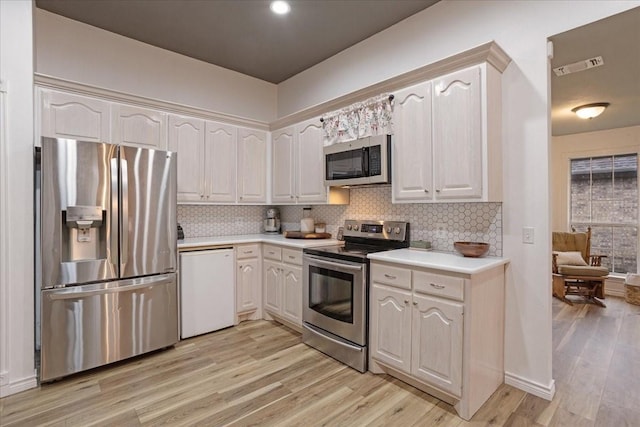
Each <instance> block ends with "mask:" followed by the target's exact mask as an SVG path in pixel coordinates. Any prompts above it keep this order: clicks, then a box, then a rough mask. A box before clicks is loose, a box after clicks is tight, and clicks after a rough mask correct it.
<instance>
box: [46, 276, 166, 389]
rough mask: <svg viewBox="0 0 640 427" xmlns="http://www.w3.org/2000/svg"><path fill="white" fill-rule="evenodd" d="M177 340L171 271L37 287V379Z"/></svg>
mask: <svg viewBox="0 0 640 427" xmlns="http://www.w3.org/2000/svg"><path fill="white" fill-rule="evenodd" d="M177 341H178V304H177V284H176V274H175V273H171V274H163V275H159V276H152V277H143V278H138V279H132V280H121V281H115V282H109V283H99V284H92V285H83V286H73V287H68V288H64V289H51V290H45V291H42V347H41V353H40V356H41V365H40V379H41V381H49V380H52V379H55V378H59V377H62V376H65V375H69V374H72V373H75V372H80V371H84V370H86V369H91V368H95V367H97V366H101V365H104V364H107V363H111V362H116V361H118V360H122V359H126V358H128V357H131V356H136V355H138V354H142V353H146V352H148V351H152V350H157V349H160V348H163V347H167V346H170V345H173V344H175V343H176V342H177Z"/></svg>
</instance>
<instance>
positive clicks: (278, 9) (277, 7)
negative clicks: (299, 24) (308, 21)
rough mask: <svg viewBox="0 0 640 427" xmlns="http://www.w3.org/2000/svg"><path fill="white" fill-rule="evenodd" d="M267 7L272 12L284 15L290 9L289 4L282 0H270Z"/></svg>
mask: <svg viewBox="0 0 640 427" xmlns="http://www.w3.org/2000/svg"><path fill="white" fill-rule="evenodd" d="M269 7H270V8H271V11H272V12H273V13H275V14H278V15H286V14H287V13H289V11H291V6H289V3H287V2H286V1H282V0H276V1H272V2H271V5H270V6H269Z"/></svg>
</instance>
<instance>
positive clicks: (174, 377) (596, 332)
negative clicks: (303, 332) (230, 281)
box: [0, 298, 640, 427]
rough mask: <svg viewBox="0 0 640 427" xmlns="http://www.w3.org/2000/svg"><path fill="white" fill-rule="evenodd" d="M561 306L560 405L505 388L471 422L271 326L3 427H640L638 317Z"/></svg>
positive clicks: (47, 393)
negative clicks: (353, 368)
mask: <svg viewBox="0 0 640 427" xmlns="http://www.w3.org/2000/svg"><path fill="white" fill-rule="evenodd" d="M606 303H607V305H608V306H607V308H606V309H603V308H600V307H597V306H594V305H590V304H588V305H584V304H579V305H578V304H577V305H575V306H573V307H571V306H569V305H566V304H564V303H562V302H559V301H557V300H555V299H554V303H553V316H554V322H553V327H554V333H553V346H554V368H553V370H554V378H555V379H556V386H557V394H556V398H555V399H554V400H553V401H552V402H548V401H546V400H543V399H540V398H537V397H535V396H532V395H529V394H527V393H524V392H522V391H520V390H518V389H515V388H513V387H510V386H507V385H503V386H501V387H500V388H499V389H498V391H497V392H496V393H495V394H494V395H493V396H492V397H491V399H490V400H489V401H488V402H487V403H486V404H485V405H484V406H483V407H482V408H481V409H480V411H478V413H476V415H475V416H474V417H473V419H472V420H471V421H470V422H466V421H464V420H462V419H460V418H459V417H457V416H456V414H455V411H454V410H453V408H452V407H451V406H449V405H447V404H445V403H443V402H440V401H438V400H437V399H435V398H433V397H431V396H429V395H427V394H424V393H422V392H420V391H418V390H416V389H414V388H412V387H410V386H408V385H406V384H404V383H402V382H400V381H398V380H396V379H393V378H391V377H389V376H385V375H383V376H377V375H372V374H370V373H366V374H360V373H358V372H356V371H354V370H352V369H350V368H347V367H345V366H344V365H342V364H340V363H338V362H336V361H334V360H333V359H331V358H329V357H327V356H325V355H323V354H322V353H319V352H317V351H315V350H313V349H311V348H309V347H307V346H305V345H304V344H302V343H301V342H300V337H299V335H297V334H296V333H294V332H292V331H291V330H289V329H287V328H285V327H283V326H281V325H278V324H277V323H271V322H267V321H255V322H245V323H242V324H240V325H239V326H237V327H234V328H229V329H226V330H223V331H219V332H216V333H212V334H208V335H204V336H200V337H196V338H192V339H189V340H186V341H183V342H181V343H179V344H178V345H176V347H175V348H173V349H169V350H166V351H161V352H157V353H154V354H151V355H147V356H143V357H139V358H136V359H133V360H130V361H126V362H121V363H118V364H115V365H112V366H109V367H104V368H100V369H96V370H93V371H90V372H88V373H82V374H78V375H75V376H72V377H69V378H66V379H63V380H61V381H58V382H55V383H52V384H48V385H45V386H42V387H39V388H37V389H33V390H29V391H26V392H23V393H20V394H17V395H13V396H9V397H6V398H4V399H0V425H2V426H34V425H52V426H90V425H100V426H106V425H113V426H135V425H162V424H165V425H210V426H218V425H234V426H251V425H256V426H271V425H273V426H276V425H277V426H295V425H299V426H316V425H330V426H365V425H366V426H369V425H371V426H413V425H415V426H485V425H496V426H501V425H503V426H541V425H542V426H594V425H597V426H607V427H609V426H611V427H614V426H615V427H617V426H624V425H627V426H640V409H639V408H640V307H637V306H632V305H628V304H626V303H625V302H624V301H623V300H622V299H619V298H607V300H606Z"/></svg>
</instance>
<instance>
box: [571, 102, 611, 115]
mask: <svg viewBox="0 0 640 427" xmlns="http://www.w3.org/2000/svg"><path fill="white" fill-rule="evenodd" d="M608 106H609V103H608V102H595V103H593V104H585V105H580V106H579V107H576V108H572V109H571V111H573V112H574V113H576V115H577V116H578V117H580V118H581V119H593V118H594V117H598V116H599V115H600V114H602V112H603V111H604V110H605V109H606V108H607V107H608Z"/></svg>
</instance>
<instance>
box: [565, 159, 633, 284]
mask: <svg viewBox="0 0 640 427" xmlns="http://www.w3.org/2000/svg"><path fill="white" fill-rule="evenodd" d="M567 154H569V155H568V156H567V158H566V160H567V163H566V165H567V169H566V173H567V181H566V183H567V185H566V201H567V203H566V208H567V210H566V214H567V225H568V226H569V227H572V226H580V227H588V226H591V227H612V228H623V227H636V229H638V236H639V238H637V239H636V266H640V207H639V208H638V212H637V217H636V221H635V222H630V223H628V222H625V223H607V222H593V221H591V222H581V221H575V222H573V221H572V197H571V184H572V173H571V162H572V161H574V160H584V159H590V160H593V159H595V158H601V157H611V158H613V157H621V156H628V155H635V156H636V183H637V186H638V189H637V191H638V195H639V197H640V152H639V151H635V150H624V149H621V150H615V151H609V150H598V151H597V152H595V151H585V152H572V153H567ZM591 176H592V174H591V173H590V177H591ZM591 185H592V184H591V183H590V188H591ZM592 200H593V199H592V198H590V201H592ZM637 269H638V268H637ZM638 270H639V271H640V269H638ZM629 273H635V272H629ZM625 275H626V273H619V272H611V273H610V276H611V277H619V278H624V277H625Z"/></svg>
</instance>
